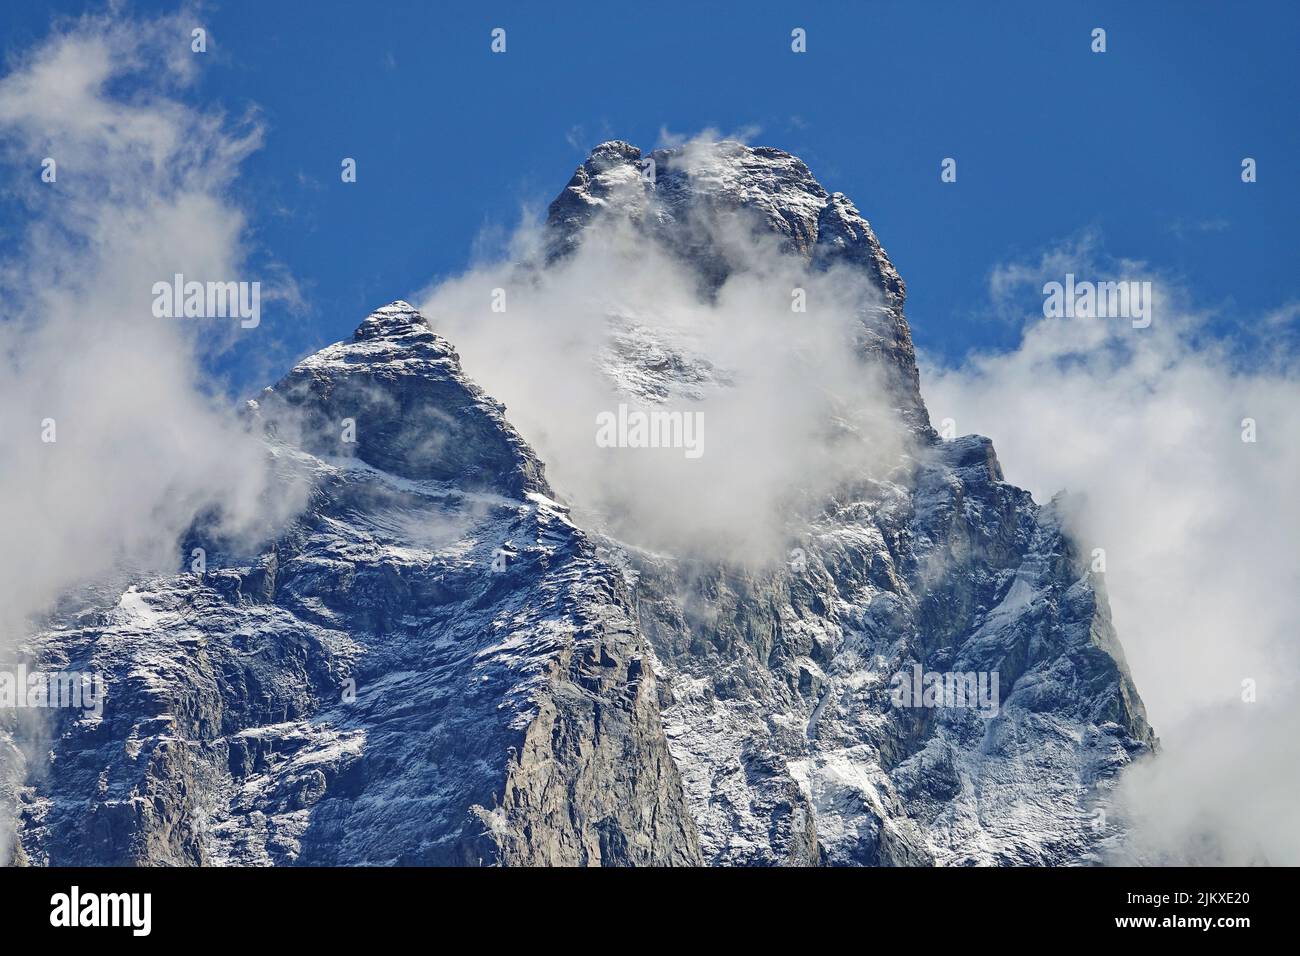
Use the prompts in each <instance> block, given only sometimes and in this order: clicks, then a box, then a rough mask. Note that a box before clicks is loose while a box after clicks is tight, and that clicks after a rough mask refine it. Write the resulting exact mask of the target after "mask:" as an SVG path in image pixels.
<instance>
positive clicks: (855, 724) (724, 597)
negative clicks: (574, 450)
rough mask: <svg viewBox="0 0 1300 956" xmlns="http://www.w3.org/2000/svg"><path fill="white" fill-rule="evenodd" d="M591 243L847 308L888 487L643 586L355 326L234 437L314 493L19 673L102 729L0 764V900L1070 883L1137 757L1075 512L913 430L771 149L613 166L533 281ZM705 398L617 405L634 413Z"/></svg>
mask: <svg viewBox="0 0 1300 956" xmlns="http://www.w3.org/2000/svg"><path fill="white" fill-rule="evenodd" d="M610 217H613V218H615V219H619V220H621V221H624V222H625V223H627V224H628V225H629V226H630V228H633V229H636V230H639V231H640V232H641V233H642V234H643V235H644V236H645V237H646V239H647V241H651V242H655V243H660V244H662V245H663V246H664V247H665V248H670V249H671V250H672V251H673V254H674V255H675V256H677V257H678V258H679V259H680V260H681V261H683V262H686V263H688V264H689V265H690V267H691V268H692V269H693V270H694V271H695V273H696V275H697V276H698V278H699V284H700V294H701V295H702V296H708V295H710V294H711V292H712V291H716V290H717V289H718V288H719V287H720V286H721V285H722V284H723V283H725V282H726V280H727V278H728V277H729V276H730V275H731V274H732V273H733V272H735V271H736V270H737V269H740V268H743V267H744V263H743V262H739V261H737V259H736V257H735V255H734V253H733V251H732V250H731V248H730V247H728V246H727V245H726V244H725V243H720V242H719V241H718V240H717V234H716V231H714V230H711V229H710V228H708V224H709V223H711V222H716V221H718V219H719V217H725V218H728V219H729V220H734V221H735V222H739V223H743V224H744V228H746V229H748V230H751V231H753V232H754V233H756V234H759V235H763V236H767V237H769V238H770V239H771V241H772V242H773V243H774V244H775V245H776V246H777V247H778V248H779V250H780V254H781V255H784V256H788V257H791V259H793V260H797V261H798V262H799V263H800V264H801V265H802V266H803V267H805V268H807V269H809V270H811V271H813V272H823V271H826V270H831V269H848V270H852V271H853V272H854V273H855V274H857V275H860V276H861V277H862V278H863V279H864V280H865V281H866V283H867V285H869V286H870V288H871V290H872V295H871V296H870V297H869V299H870V301H866V300H864V302H863V307H862V310H861V336H860V339H859V344H860V361H861V362H862V363H864V366H870V367H871V368H874V369H876V370H878V371H879V372H880V373H881V374H882V376H883V377H882V378H881V381H882V388H883V389H885V390H886V391H887V393H888V405H889V407H890V408H891V409H892V411H893V413H894V414H895V415H896V419H897V424H898V427H899V429H900V430H901V431H902V432H903V433H905V434H906V435H907V436H908V438H909V444H908V449H909V450H908V452H907V453H906V454H905V455H903V456H902V457H901V458H900V459H899V461H898V463H897V466H896V467H894V468H892V469H891V470H890V471H889V472H888V474H886V475H877V476H863V477H862V478H861V479H860V480H855V481H850V482H846V483H844V485H843V486H842V487H839V488H837V489H835V492H834V493H833V494H831V495H829V496H825V497H823V499H822V500H819V501H817V502H816V503H815V507H814V508H812V509H810V510H809V511H808V512H807V514H806V515H804V516H802V517H801V518H800V519H799V522H800V523H799V527H797V528H796V529H795V530H794V533H793V536H792V539H791V548H790V553H789V555H788V556H783V558H784V559H783V560H780V561H776V562H772V563H770V564H768V565H763V566H751V565H739V564H736V563H734V562H728V561H723V560H712V559H708V558H703V557H701V556H699V555H696V554H687V553H680V554H675V553H671V552H666V551H663V550H656V551H653V552H652V551H649V550H645V549H643V548H639V547H637V546H635V545H634V544H633V543H630V542H625V541H620V540H617V539H616V538H615V537H613V536H612V535H611V534H610V533H609V530H608V529H606V528H602V527H596V526H586V527H583V526H580V525H581V524H582V522H581V521H578V520H575V517H574V515H575V514H577V513H579V508H578V507H577V506H578V505H580V504H581V502H573V501H568V502H565V501H562V500H561V499H562V498H563V494H562V492H560V491H557V490H555V489H552V487H551V486H550V484H549V483H548V479H547V477H546V470H545V465H546V464H547V463H546V462H543V461H542V460H541V457H540V456H539V454H538V453H537V451H536V450H535V449H534V448H533V447H531V446H530V445H529V443H528V442H527V441H525V439H524V438H523V437H522V436H521V435H520V433H519V432H518V431H517V430H516V428H515V426H514V425H512V423H511V420H510V412H509V409H507V408H505V407H503V406H502V405H501V404H500V403H499V402H498V401H497V400H495V399H494V398H493V397H492V396H490V395H488V394H487V393H485V392H484V390H483V389H482V388H480V387H479V386H478V385H477V384H475V383H474V382H473V381H471V380H470V379H469V378H468V377H467V375H466V373H465V371H464V369H463V368H462V364H461V360H460V357H459V356H458V354H457V352H456V350H455V348H454V345H453V343H451V342H449V341H447V340H446V339H445V338H443V337H442V336H441V335H439V334H438V333H437V332H436V331H434V329H433V328H431V327H430V324H429V323H428V322H427V321H426V320H425V319H424V317H422V316H421V315H420V314H419V313H418V312H417V311H416V310H415V309H414V308H412V307H411V306H410V305H408V304H407V303H405V302H401V301H398V302H393V303H392V304H390V305H387V306H384V307H383V308H381V309H378V310H377V311H375V312H374V313H373V314H371V315H370V316H368V317H366V318H365V320H364V321H363V322H362V323H361V325H360V326H359V327H358V328H357V330H356V332H355V333H354V335H353V336H352V338H351V339H350V340H348V341H344V342H340V343H337V344H335V345H331V346H329V347H328V348H325V349H324V350H322V351H320V352H318V353H316V354H315V355H312V356H310V357H308V358H306V359H304V360H303V361H302V362H300V363H299V364H298V365H297V366H295V367H294V368H293V369H292V370H291V371H290V372H289V373H288V374H287V375H286V376H285V377H284V378H283V379H282V380H281V381H280V382H279V383H277V384H276V385H274V386H272V387H271V388H268V389H266V390H265V392H264V393H263V394H262V395H261V396H259V397H258V399H257V400H256V401H255V402H252V403H250V405H249V409H248V419H249V425H250V427H251V428H255V429H257V433H258V434H259V435H261V436H263V440H264V441H265V444H266V449H267V454H268V456H270V458H271V459H272V460H273V461H274V463H275V467H276V468H277V470H278V471H280V472H281V473H282V474H283V475H284V476H285V480H286V481H289V480H293V481H298V482H303V483H305V485H306V486H307V487H308V488H309V495H308V499H307V501H308V503H307V505H306V507H305V508H304V509H303V511H302V513H301V514H299V515H298V517H297V518H296V520H294V522H293V523H292V525H291V526H290V527H289V528H288V529H286V530H284V531H283V533H281V534H279V535H278V536H277V537H276V539H275V541H274V543H273V544H272V545H271V546H269V547H267V548H265V549H264V550H263V551H261V552H260V553H257V554H242V553H238V552H235V551H229V552H228V551H225V550H223V549H222V548H221V547H219V546H217V545H215V544H214V543H212V542H208V541H205V539H204V524H203V521H202V520H199V521H196V524H195V527H194V529H193V531H192V532H191V535H190V537H189V538H188V539H187V540H186V541H184V542H182V543H181V545H182V551H181V553H182V554H184V555H186V556H188V555H189V554H190V553H191V550H192V549H193V548H195V547H205V548H206V566H205V567H204V568H202V569H201V570H200V571H195V570H193V569H192V568H191V567H190V566H189V565H188V562H187V565H186V567H185V570H183V571H182V572H181V573H177V574H175V575H172V576H168V577H161V578H159V577H142V578H140V579H138V580H134V581H131V582H129V583H128V584H127V585H126V586H125V588H124V589H123V588H118V589H116V590H115V591H114V592H113V593H112V594H111V595H110V596H109V597H107V598H105V597H104V593H105V592H104V590H103V588H102V587H101V588H100V589H99V590H98V591H96V592H95V594H96V595H97V597H96V598H95V599H94V600H90V601H78V602H70V603H65V604H63V605H60V609H59V610H57V611H56V612H55V613H54V614H53V615H52V616H51V618H50V619H49V621H48V622H46V624H45V626H44V627H43V629H42V630H41V631H40V632H39V633H37V634H35V635H33V637H32V638H31V641H30V642H29V647H28V656H29V658H30V661H31V664H32V666H34V667H35V666H40V667H42V668H44V669H45V670H47V671H54V670H76V671H82V672H90V673H96V674H101V675H103V679H104V681H105V685H106V687H107V688H108V693H107V697H106V699H105V701H104V702H103V707H102V712H100V713H90V712H81V711H59V712H57V713H55V714H54V716H53V718H52V720H51V721H50V722H44V723H33V722H31V721H23V722H17V721H11V722H10V723H9V724H6V725H5V726H4V727H3V728H2V729H0V736H2V737H3V739H0V762H3V763H4V765H5V766H4V774H3V775H0V789H3V790H4V791H5V799H6V800H7V802H8V804H9V805H10V807H11V809H12V813H13V816H14V833H15V839H14V840H12V841H11V842H12V846H11V847H10V848H9V849H8V851H7V852H8V854H9V856H10V860H11V861H12V862H20V863H31V864H36V865H72V864H79V865H80V864H89V865H151V864H185V865H189V864H193V865H222V864H244V865H268V866H270V865H391V864H398V865H401V864H416V865H419V864H454V865H470V866H478V865H663V866H676V865H762V866H767V865H901V866H912V865H936V864H937V865H963V864H1062V863H1087V862H1092V861H1097V860H1099V859H1100V858H1101V856H1102V854H1104V852H1105V851H1106V848H1107V846H1108V844H1109V843H1111V842H1113V841H1114V840H1116V839H1117V838H1119V837H1120V836H1121V834H1119V833H1118V832H1117V831H1116V826H1115V821H1113V820H1112V821H1111V822H1109V823H1107V821H1106V815H1105V813H1104V812H1102V811H1103V810H1104V807H1105V806H1106V798H1107V793H1108V791H1109V788H1110V787H1111V786H1112V785H1113V783H1114V780H1115V777H1116V775H1117V774H1118V773H1120V772H1122V770H1123V768H1124V767H1125V766H1126V765H1127V764H1129V763H1130V762H1131V761H1133V760H1135V759H1137V758H1138V757H1140V756H1142V755H1143V754H1145V753H1148V752H1150V751H1151V750H1152V749H1153V748H1154V747H1155V743H1156V741H1155V737H1154V735H1153V733H1152V730H1151V728H1150V727H1149V726H1148V724H1147V721H1146V718H1145V712H1144V710H1143V706H1142V702H1141V700H1140V698H1139V696H1138V693H1137V690H1136V688H1135V687H1134V686H1133V683H1132V681H1131V679H1130V678H1129V675H1128V671H1127V668H1126V666H1125V663H1124V657H1123V653H1122V651H1121V649H1120V645H1119V642H1118V640H1117V637H1116V635H1115V632H1114V629H1113V628H1112V626H1111V620H1110V614H1109V610H1108V606H1107V601H1106V596H1105V591H1104V587H1103V584H1102V577H1103V576H1102V575H1098V574H1095V573H1093V572H1092V571H1091V570H1090V567H1089V562H1088V560H1087V558H1086V557H1085V555H1086V552H1085V551H1084V549H1083V548H1082V547H1081V545H1080V544H1079V543H1078V542H1076V541H1075V540H1073V539H1072V538H1071V535H1070V533H1069V521H1068V518H1069V507H1070V505H1069V500H1068V499H1067V498H1065V497H1058V498H1057V499H1054V500H1053V501H1052V502H1050V503H1048V504H1043V505H1040V504H1038V503H1035V502H1034V500H1033V499H1032V497H1031V496H1030V495H1029V493H1028V492H1026V491H1023V490H1021V489H1019V488H1017V487H1016V486H1015V485H1014V484H1012V483H1010V482H1009V481H1008V480H1007V478H1006V477H1005V476H1004V475H1003V472H1002V468H1001V466H1000V464H999V462H998V458H997V455H996V453H995V452H994V449H993V447H992V444H991V443H990V442H989V441H988V440H987V439H985V438H981V437H978V436H966V437H960V438H954V439H951V440H943V439H941V438H940V436H939V435H938V434H936V433H935V432H934V431H933V429H932V428H931V427H930V420H929V416H928V414H927V412H926V409H925V405H924V402H923V401H922V397H921V383H920V380H919V376H918V373H917V366H916V357H915V352H914V350H913V347H912V340H911V333H910V330H909V327H908V324H907V320H906V318H905V317H904V300H905V295H906V288H905V286H904V283H903V280H902V279H901V278H900V276H899V275H898V272H897V270H895V268H894V267H893V265H892V264H891V262H890V260H889V257H888V256H887V255H886V253H885V250H884V248H883V247H882V245H881V243H880V242H879V240H878V239H877V237H876V234H875V232H874V231H873V229H872V227H871V225H870V224H869V223H868V222H867V220H866V219H865V218H863V216H862V215H861V214H860V213H859V212H858V209H857V208H856V207H855V206H854V204H853V203H852V202H851V201H850V200H849V199H847V198H846V197H845V196H843V195H841V194H839V193H830V192H827V190H826V189H824V188H823V187H822V186H821V184H819V183H818V182H817V181H816V180H815V179H814V178H813V176H812V174H811V172H810V171H809V170H808V167H807V166H806V165H804V163H803V162H801V161H800V160H799V159H797V158H796V157H794V156H791V155H789V154H788V153H785V152H782V151H781V150H777V149H770V148H751V147H749V146H745V145H742V144H738V143H720V144H713V145H711V146H710V147H709V148H708V149H707V150H704V151H701V148H700V147H699V146H698V145H689V146H686V147H681V148H678V149H665V150H656V151H654V152H651V153H645V154H643V153H642V152H641V151H640V150H639V149H637V148H636V147H634V146H631V145H629V144H627V143H622V142H610V143H605V144H602V145H601V146H598V147H597V148H596V149H595V150H593V151H592V153H591V155H590V156H589V158H588V159H587V160H586V161H585V162H583V164H582V165H581V166H580V167H579V168H578V170H577V171H576V172H575V173H574V175H573V177H572V179H571V180H570V181H569V183H568V185H567V186H566V187H565V188H564V189H563V191H562V192H561V193H560V195H559V196H558V198H556V200H555V201H554V202H553V203H552V204H551V207H550V211H549V216H548V220H547V224H546V240H547V241H546V247H545V251H544V255H543V256H542V257H541V258H540V260H539V261H538V262H537V263H534V264H533V266H532V268H536V269H543V270H544V269H552V268H557V267H559V265H560V264H561V263H562V262H563V261H564V260H565V259H566V258H567V257H570V256H572V255H574V254H575V252H576V251H578V250H579V249H580V248H581V246H582V244H583V242H584V241H587V239H588V238H589V237H590V236H591V235H592V234H593V230H594V229H596V228H597V227H598V225H599V224H600V223H601V222H602V221H606V220H608V219H609V218H610ZM619 354H620V358H619V360H618V361H619V363H621V364H620V368H619V369H618V370H617V371H619V372H620V373H629V368H628V366H629V365H630V366H638V362H639V361H640V359H639V357H638V354H639V353H637V352H636V351H635V350H625V351H624V352H622V353H619ZM661 358H662V357H661ZM697 371H698V369H696V368H695V367H694V366H690V365H678V364H674V363H672V362H663V361H661V360H660V361H656V362H655V363H654V364H653V365H649V364H644V363H643V366H640V367H633V368H631V369H630V373H631V374H621V375H615V376H614V380H615V382H623V383H626V389H627V393H628V395H629V397H633V398H639V399H642V400H644V399H647V398H651V399H653V398H654V396H655V395H656V394H657V395H660V396H662V395H664V394H669V393H671V392H672V391H673V389H674V388H675V387H677V386H679V385H682V384H683V382H684V380H685V378H686V377H688V376H692V375H695V374H696V372H697ZM647 383H649V385H647ZM685 384H686V385H689V384H691V383H690V382H685ZM349 420H350V421H352V422H353V426H352V431H351V433H349V426H348V424H347V421H349ZM1011 478H1012V479H1014V475H1012V476H1011ZM571 508H572V509H573V510H572V511H571V510H570V509H571ZM990 697H992V698H993V699H990ZM990 705H991V706H990Z"/></svg>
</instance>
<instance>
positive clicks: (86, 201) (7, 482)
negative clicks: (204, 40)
mask: <svg viewBox="0 0 1300 956" xmlns="http://www.w3.org/2000/svg"><path fill="white" fill-rule="evenodd" d="M190 26H191V22H190V19H188V18H185V17H173V18H167V19H160V20H153V21H148V22H137V21H124V20H118V19H112V18H106V17H87V18H83V19H81V20H77V21H72V22H68V23H64V24H62V25H60V26H59V27H56V29H55V30H54V31H53V32H52V33H51V34H50V36H49V37H48V38H47V39H46V40H45V41H44V42H43V43H42V44H41V45H39V46H38V47H36V48H35V49H33V50H31V51H30V52H28V53H27V54H26V55H25V56H24V57H23V58H22V59H20V60H18V61H17V62H16V63H15V64H14V65H13V66H12V68H11V69H10V70H9V72H7V73H6V74H5V75H4V77H3V79H0V143H3V156H2V159H3V162H4V163H5V164H6V166H7V167H8V169H9V172H10V173H11V174H12V178H13V180H14V181H16V182H18V183H20V186H19V187H17V189H16V192H15V193H14V195H13V197H12V199H13V201H14V202H15V203H16V204H17V205H19V206H20V207H21V208H23V209H24V210H25V217H24V221H22V223H21V230H22V231H21V236H20V240H19V241H18V242H17V243H16V244H15V246H14V248H13V251H12V253H11V254H10V255H9V256H8V257H7V258H5V259H4V260H3V261H2V262H0V301H2V302H3V313H2V316H0V335H2V336H3V346H4V348H3V354H2V355H0V405H2V406H3V408H4V409H5V414H4V416H3V418H2V419H0V436H2V444H3V447H4V448H5V449H6V456H5V459H6V460H5V462H4V464H3V466H2V467H0V527H3V529H4V534H5V539H6V547H5V548H4V549H3V550H2V551H0V608H3V614H2V617H0V636H3V635H8V636H9V637H12V636H13V635H15V634H19V633H21V632H22V630H23V628H24V626H25V621H26V620H27V619H28V617H29V616H30V615H32V614H35V613H37V612H39V611H41V610H42V609H43V608H44V607H46V606H47V604H48V603H49V602H50V601H51V600H52V599H53V598H54V597H55V596H56V595H58V594H59V593H61V592H63V591H65V590H67V589H68V588H70V587H73V586H76V585H78V584H80V583H82V582H86V581H88V580H91V579H93V578H95V577H96V576H97V575H99V574H101V573H103V572H107V571H110V570H120V569H124V568H139V569H152V570H171V569H174V568H175V567H177V565H178V560H179V553H178V551H177V550H176V546H177V540H178V536H179V535H180V534H181V533H183V531H184V530H185V528H186V527H187V526H188V525H189V523H190V522H191V520H192V519H193V518H194V516H195V514H196V513H198V512H200V511H206V510H212V509H215V510H217V511H219V512H220V514H221V516H222V517H221V524H222V530H223V531H225V532H226V533H228V534H231V535H243V534H251V533H252V532H254V531H255V530H262V528H263V526H262V521H263V519H264V518H265V516H266V515H265V513H264V511H263V505H264V504H266V501H265V497H264V496H265V495H266V493H267V492H268V489H269V487H270V485H269V484H268V476H267V469H266V464H265V456H264V453H263V451H262V449H261V448H260V446H259V445H258V443H257V442H256V441H254V440H253V439H252V438H250V437H249V436H247V435H245V434H244V432H243V430H242V428H241V427H240V426H239V424H238V422H237V421H236V419H235V415H234V411H233V406H232V403H231V402H230V401H229V400H228V399H227V398H226V397H225V396H220V395H213V394H210V393H209V391H208V390H207V389H206V388H205V386H204V383H203V375H202V372H201V369H200V356H201V355H202V354H203V353H204V352H205V351H206V350H212V349H220V348H222V347H223V346H224V345H227V344H229V342H230V341H231V338H232V337H233V336H234V335H238V334H241V330H240V329H239V327H238V322H237V321H226V320H221V319H198V320H188V321H184V320H181V321H177V320H165V319H156V318H154V317H153V316H152V313H151V302H152V291H151V290H152V286H153V284H154V283H155V282H157V281H165V280H169V279H170V277H171V276H172V275H174V274H175V273H177V272H181V273H184V274H185V275H187V276H188V277H192V278H202V279H205V280H206V279H214V280H244V281H256V280H258V279H259V277H258V276H256V275H249V274H248V270H247V266H246V253H247V250H246V248H245V246H244V242H243V235H244V232H245V226H246V222H245V217H244V214H243V212H242V211H241V210H240V209H239V208H238V207H237V206H236V205H235V204H234V203H233V202H232V201H231V200H230V199H229V187H230V185H231V182H232V180H233V179H234V177H235V175H236V173H237V171H238V168H239V165H240V163H241V162H242V160H243V159H244V158H245V157H246V156H248V154H249V153H250V152H251V151H253V150H254V149H256V148H257V146H258V145H259V143H260V141H261V129H260V127H259V126H258V125H257V124H256V123H255V122H250V121H247V120H245V121H236V122H232V121H230V120H229V119H228V118H227V117H225V116H223V115H221V114H220V113H217V112H203V111H199V110H196V109H194V108H192V107H190V106H187V105H186V104H185V103H184V102H183V99H182V97H181V91H182V90H183V88H184V86H185V84H186V83H187V82H189V80H190V79H191V77H192V74H193V72H194V65H193V62H192V61H193V55H192V54H191V53H190V52H189V44H188V37H189V28H190ZM46 156H49V157H51V158H53V159H55V160H56V162H57V164H58V165H57V179H56V181H55V182H53V183H46V182H42V181H41V180H40V176H39V172H40V162H41V159H42V158H43V157H46ZM281 280H283V277H282V276H281ZM289 289H290V293H292V284H291V283H289ZM242 334H256V333H255V332H253V331H245V332H242ZM46 419H53V420H54V423H55V424H54V428H55V432H54V434H55V436H56V439H57V440H56V441H55V442H52V443H49V442H45V441H42V437H43V432H46V429H44V428H43V425H42V423H43V422H44V421H45V420H46ZM46 433H47V434H48V432H46Z"/></svg>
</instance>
